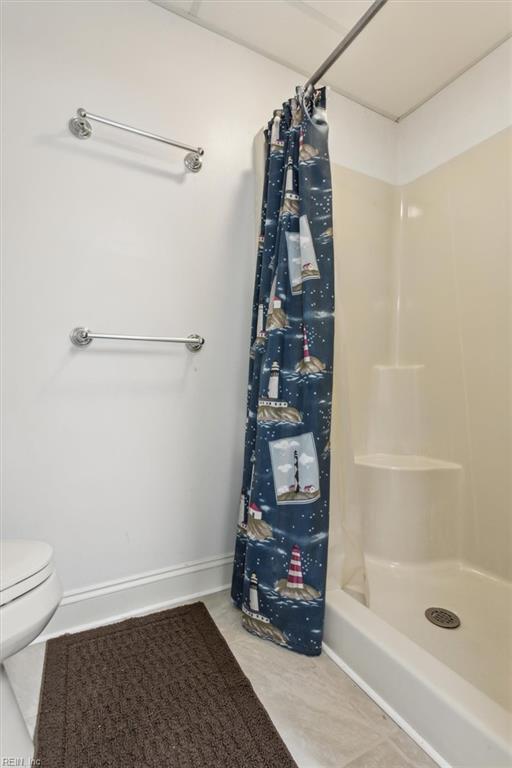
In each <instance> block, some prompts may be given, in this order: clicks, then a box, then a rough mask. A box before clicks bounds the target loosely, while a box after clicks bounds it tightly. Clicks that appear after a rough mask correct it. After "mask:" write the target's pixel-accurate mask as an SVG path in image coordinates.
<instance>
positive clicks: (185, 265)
mask: <svg viewBox="0 0 512 768" xmlns="http://www.w3.org/2000/svg"><path fill="white" fill-rule="evenodd" d="M3 17H4V18H3V22H4V24H3V48H4V71H3V107H4V110H3V121H4V124H3V131H4V132H3V157H4V181H3V184H4V187H3V194H4V212H3V224H4V228H3V238H4V240H3V247H2V257H3V292H4V304H3V344H2V349H3V375H4V378H3V397H4V401H3V422H4V423H3V430H4V446H3V447H4V451H3V473H2V475H3V531H2V535H4V536H8V537H25V538H40V539H43V540H46V541H49V542H51V543H52V544H53V545H54V547H55V551H56V559H57V566H58V569H59V572H60V574H61V576H62V580H63V583H64V588H65V590H66V591H68V592H69V591H70V590H79V589H81V588H83V587H87V586H89V585H94V584H98V583H101V582H108V581H109V580H115V579H123V578H126V577H130V576H132V575H136V574H141V573H145V572H148V571H154V570H158V569H166V568H172V566H175V565H177V564H180V563H184V562H186V561H190V560H199V559H202V558H212V557H216V556H218V555H222V554H224V553H227V552H230V551H231V548H232V544H233V536H234V524H235V519H236V513H237V506H238V493H239V484H240V467H241V461H242V446H243V424H244V416H245V414H244V409H245V384H246V369H247V344H248V336H249V324H250V316H249V315H250V308H249V307H250V301H251V295H252V282H253V273H254V263H255V249H254V236H253V233H254V219H253V191H254V190H253V172H252V157H251V148H252V138H253V136H254V135H255V133H256V132H257V131H258V129H259V128H260V127H261V125H262V123H264V122H266V121H267V119H268V118H269V117H270V116H271V113H272V110H273V109H274V108H275V107H278V106H279V105H280V104H281V103H282V101H283V100H284V99H286V98H288V97H289V96H290V95H291V94H292V93H293V89H294V87H295V85H296V84H297V83H300V82H301V81H302V77H300V76H299V75H296V74H294V73H293V72H291V71H289V70H287V69H286V68H284V67H281V66H279V65H277V64H275V63H273V62H270V61H268V60H266V59H265V58H263V57H261V56H259V55H257V54H255V53H253V52H250V51H248V50H245V49H244V48H243V47H240V46H238V45H236V44H234V43H231V42H229V41H227V40H225V39H223V38H221V37H219V36H216V35H215V34H213V33H211V32H208V31H206V30H204V29H201V28H199V27H197V26H195V25H193V24H191V23H189V22H187V21H185V20H184V19H181V18H179V17H177V16H175V15H173V14H171V13H168V12H166V11H164V10H163V9H161V8H159V7H157V6H155V5H152V4H150V3H147V2H123V3H119V2H107V1H105V2H44V3H41V2H23V3H19V2H9V1H7V2H4V3H3ZM80 106H83V107H85V108H87V109H89V110H91V111H93V112H96V113H98V114H103V115H106V116H109V117H112V118H113V119H117V120H119V121H124V122H127V123H129V124H132V125H135V126H139V127H141V128H146V129H148V130H152V131H155V132H157V133H162V134H165V135H168V136H170V137H175V138H178V139H182V140H183V141H185V142H190V143H193V144H196V143H197V144H201V145H203V146H204V147H205V148H206V156H205V161H204V168H203V170H202V171H201V172H200V173H199V174H197V175H191V174H186V173H184V169H183V154H182V153H181V152H179V151H178V150H174V149H172V148H169V147H166V146H163V145H158V144H156V143H155V144H154V143H151V142H149V141H145V140H143V139H139V138H138V137H135V136H132V135H129V134H124V133H122V132H120V131H115V130H114V129H111V128H107V127H105V126H99V125H94V135H93V137H92V138H91V139H90V140H89V141H82V142H81V141H78V140H77V139H75V138H74V137H73V136H71V134H70V133H69V131H68V130H67V121H68V119H69V118H70V117H71V116H72V114H73V113H74V111H75V110H76V108H77V107H80ZM329 114H330V122H331V124H332V125H333V126H336V129H335V130H333V131H332V135H331V150H332V157H333V160H334V161H336V162H338V163H340V164H343V165H346V166H348V167H351V168H353V169H355V170H359V171H362V172H364V173H368V174H371V175H373V176H376V177H378V178H382V179H385V180H390V179H391V178H392V176H393V174H394V170H395V138H396V133H397V130H396V129H397V127H396V125H394V124H393V123H391V122H389V121H387V120H385V119H384V118H381V117H378V116H375V115H374V114H372V113H370V112H368V111H367V110H365V109H363V108H361V107H358V106H357V105H355V104H353V103H351V102H349V101H347V100H345V99H343V98H342V97H339V96H337V95H335V94H332V93H331V94H330V99H329ZM82 324H83V325H87V326H89V327H90V328H91V329H95V330H97V331H100V332H101V331H113V332H118V333H123V332H125V333H130V332H131V333H145V334H156V335H162V334H171V335H173V334H180V335H181V334H188V333H190V332H197V333H201V334H203V335H204V336H205V337H206V346H205V348H204V350H203V351H202V352H200V353H199V354H197V355H192V354H190V353H187V352H186V351H185V350H184V349H180V348H178V347H176V348H174V347H170V346H165V347H163V346H162V347H160V346H156V345H155V346H150V345H143V344H138V345H136V344H133V345H132V344H129V343H115V342H99V341H96V342H93V344H92V345H91V346H90V347H89V348H87V349H83V350H80V349H75V348H73V347H72V346H71V345H70V342H69V340H68V333H69V331H70V330H71V328H72V327H73V326H75V325H82Z"/></svg>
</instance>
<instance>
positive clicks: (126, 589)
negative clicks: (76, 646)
mask: <svg viewBox="0 0 512 768" xmlns="http://www.w3.org/2000/svg"><path fill="white" fill-rule="evenodd" d="M232 568H233V555H232V554H230V555H220V556H218V557H213V558H207V559H204V560H195V561H193V562H188V563H182V564H181V565H176V566H172V567H171V568H165V569H162V570H159V571H150V572H148V573H142V574H138V575H137V576H130V577H128V578H125V579H118V580H116V581H109V582H104V583H102V584H96V585H94V586H92V587H87V588H85V589H76V590H72V591H69V592H65V593H64V597H63V598H62V601H61V603H60V605H59V607H58V608H57V611H56V612H55V614H54V616H53V618H52V619H51V621H50V623H49V624H48V626H47V627H46V629H45V630H44V632H43V633H42V634H41V635H39V637H38V638H37V639H36V640H35V641H34V642H45V641H46V640H49V639H50V638H52V637H58V636H59V635H63V634H66V633H68V632H79V631H82V630H85V629H93V628H94V627H99V626H102V625H103V624H110V623H112V622H115V621H121V620H122V619H126V618H129V617H130V616H142V615H144V614H146V613H151V612H152V611H159V610H164V609H165V608H170V607H172V606H174V605H179V604H181V603H187V602H190V601H192V600H196V599H198V598H200V597H204V596H205V595H208V594H211V593H213V592H220V591H221V590H223V589H228V587H229V585H230V583H231V572H232Z"/></svg>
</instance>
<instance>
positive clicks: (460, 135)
mask: <svg viewBox="0 0 512 768" xmlns="http://www.w3.org/2000/svg"><path fill="white" fill-rule="evenodd" d="M511 124H512V39H509V40H507V41H506V42H504V43H502V44H501V45H500V46H499V47H498V48H496V49H495V50H494V51H492V53H490V54H489V55H488V56H486V57H485V58H484V59H482V60H481V61H479V62H478V63H477V64H475V66H473V67H471V69H468V70H467V71H466V72H465V73H464V74H463V75H461V76H460V77H458V78H457V79H456V80H454V81H453V83H451V84H450V85H449V86H447V87H446V88H444V89H443V90H442V91H440V92H439V93H438V94H437V95H436V96H434V97H433V98H432V99H430V100H429V101H427V102H426V103H425V104H424V105H423V106H422V107H420V108H419V109H417V110H416V111H415V112H413V113H412V114H411V115H409V117H407V118H405V120H403V121H402V122H401V123H399V124H398V137H397V146H398V149H397V162H396V168H395V180H396V183H397V184H407V183H409V182H410V181H413V180H414V179H416V178H418V176H421V175H422V174H424V173H428V172H429V171H431V170H432V169H433V168H437V166H438V165H441V163H445V162H447V161H448V160H451V159H452V158H453V157H456V156H457V155H460V154H461V152H464V151H465V150H467V149H470V148H471V147H474V146H475V145H476V144H479V143H480V142H481V141H484V140H485V139H488V138H489V137H490V136H494V135H495V134H496V133H498V132H499V131H502V130H503V129H504V128H507V126H509V125H511Z"/></svg>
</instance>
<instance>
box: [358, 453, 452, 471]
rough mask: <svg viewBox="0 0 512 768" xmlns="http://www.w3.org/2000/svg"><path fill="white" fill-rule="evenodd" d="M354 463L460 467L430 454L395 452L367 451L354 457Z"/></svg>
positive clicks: (382, 466)
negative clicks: (416, 454) (367, 452)
mask: <svg viewBox="0 0 512 768" xmlns="http://www.w3.org/2000/svg"><path fill="white" fill-rule="evenodd" d="M354 461H355V463H356V465H358V466H361V467H374V468H376V469H393V470H398V471H400V470H413V471H432V470H440V469H442V470H446V469H462V466H461V465H460V464H456V463H454V462H452V461H445V460H444V459H434V458H432V457H431V456H415V455H406V454H396V453H369V454H363V455H359V456H355V457H354Z"/></svg>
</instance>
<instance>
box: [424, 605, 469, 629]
mask: <svg viewBox="0 0 512 768" xmlns="http://www.w3.org/2000/svg"><path fill="white" fill-rule="evenodd" d="M425 616H426V617H427V619H428V620H429V621H431V622H432V624H435V625H436V627H443V629H457V627H460V619H459V617H458V616H457V614H456V613H453V611H449V610H448V608H427V610H426V611H425Z"/></svg>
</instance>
